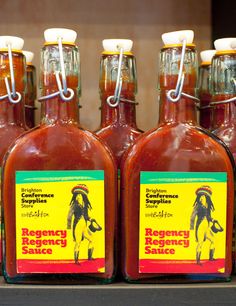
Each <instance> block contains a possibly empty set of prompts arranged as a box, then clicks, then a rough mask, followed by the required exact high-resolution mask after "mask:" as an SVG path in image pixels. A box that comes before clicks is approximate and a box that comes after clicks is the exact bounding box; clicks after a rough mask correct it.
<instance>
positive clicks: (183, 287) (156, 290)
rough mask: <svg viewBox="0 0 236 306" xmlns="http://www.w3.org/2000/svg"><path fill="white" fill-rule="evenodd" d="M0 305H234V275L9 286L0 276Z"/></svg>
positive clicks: (235, 282)
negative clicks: (215, 279)
mask: <svg viewBox="0 0 236 306" xmlns="http://www.w3.org/2000/svg"><path fill="white" fill-rule="evenodd" d="M0 305H1V306H5V305H7V306H13V305H14V306H23V305H24V306H26V305H27V306H54V305H55V306H62V305H63V306H65V305H81V306H85V305H86V306H93V305H98V306H99V305H102V306H108V305H109V306H111V305H112V306H125V305H131V306H139V305H140V306H141V305H142V306H146V305H148V306H152V305H155V306H178V305H189V306H191V305H194V306H198V305H199V306H206V305H207V306H213V305H214V306H216V305H220V306H225V305H234V306H235V305H236V278H234V279H233V280H232V282H229V283H213V284H179V285H131V284H125V283H116V284H111V285H99V286H98V285H96V286H78V285H73V286H63V285H57V286H49V285H45V286H42V285H9V284H5V283H4V280H3V278H0Z"/></svg>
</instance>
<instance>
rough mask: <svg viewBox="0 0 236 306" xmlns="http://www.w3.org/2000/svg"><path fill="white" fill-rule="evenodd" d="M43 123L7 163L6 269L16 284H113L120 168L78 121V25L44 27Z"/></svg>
mask: <svg viewBox="0 0 236 306" xmlns="http://www.w3.org/2000/svg"><path fill="white" fill-rule="evenodd" d="M44 36H45V45H44V47H43V49H42V53H41V70H40V86H41V98H40V101H41V103H42V108H41V123H40V125H39V127H37V128H35V129H33V130H31V131H30V132H28V133H27V134H25V135H24V136H22V137H20V138H18V140H17V141H16V142H15V143H14V145H13V146H12V147H11V149H10V150H9V152H8V154H7V156H6V159H5V163H4V170H3V172H4V182H3V207H4V228H5V253H4V276H5V279H6V281H7V282H10V283H26V282H27V283H63V284H65V283H72V282H73V283H77V284H80V283H96V282H101V283H109V282H111V281H112V280H113V278H114V268H115V262H114V236H115V225H116V199H117V190H116V184H117V171H116V166H115V164H114V161H113V158H112V155H111V153H110V151H109V149H108V148H107V147H106V146H105V145H104V144H103V143H101V142H100V140H99V139H98V138H97V137H96V136H95V135H94V134H92V133H91V132H88V131H86V130H84V129H82V128H80V127H79V124H78V120H79V118H78V92H79V89H80V61H79V53H78V48H77V46H76V45H75V40H76V32H75V31H73V30H69V29H61V28H53V29H48V30H46V31H45V33H44Z"/></svg>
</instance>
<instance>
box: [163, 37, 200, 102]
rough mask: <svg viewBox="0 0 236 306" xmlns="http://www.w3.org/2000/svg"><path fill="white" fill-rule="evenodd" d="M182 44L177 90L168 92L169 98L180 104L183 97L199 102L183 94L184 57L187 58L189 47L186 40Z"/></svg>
mask: <svg viewBox="0 0 236 306" xmlns="http://www.w3.org/2000/svg"><path fill="white" fill-rule="evenodd" d="M182 44H183V47H182V53H181V59H180V67H179V74H178V80H177V84H176V87H175V89H171V90H169V91H168V92H167V98H168V100H169V101H171V102H178V101H179V100H180V98H181V96H184V97H186V98H190V99H192V100H195V101H197V102H199V99H198V98H196V97H194V96H191V95H189V94H186V93H184V92H183V86H184V79H185V74H184V72H183V69H184V57H185V52H186V45H187V41H186V39H183V40H182ZM173 96H174V97H173Z"/></svg>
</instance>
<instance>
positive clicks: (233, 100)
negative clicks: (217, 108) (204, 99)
mask: <svg viewBox="0 0 236 306" xmlns="http://www.w3.org/2000/svg"><path fill="white" fill-rule="evenodd" d="M231 82H232V83H233V85H234V87H235V91H236V79H235V78H232V80H231ZM235 101H236V96H235V97H233V98H230V99H226V100H222V101H215V102H211V103H210V105H211V106H213V105H218V104H225V103H231V102H235Z"/></svg>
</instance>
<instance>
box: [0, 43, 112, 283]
mask: <svg viewBox="0 0 236 306" xmlns="http://www.w3.org/2000/svg"><path fill="white" fill-rule="evenodd" d="M48 48H49V49H50V47H48ZM49 51H50V50H49ZM42 77H43V80H44V81H43V83H44V87H43V93H42V94H43V95H47V94H50V93H52V92H55V91H58V89H57V86H56V85H55V84H56V81H55V75H54V73H47V74H42ZM67 86H68V88H72V89H73V90H74V92H75V95H74V98H73V99H72V100H71V101H69V102H64V101H62V99H61V98H60V97H59V96H57V97H54V98H50V99H47V100H45V101H43V102H42V108H41V124H40V126H38V127H37V128H35V129H34V130H32V131H29V132H28V133H26V134H25V135H23V136H21V137H20V138H18V140H17V141H16V142H15V143H14V145H13V146H12V147H11V149H10V150H9V152H8V154H7V158H6V161H5V164H4V184H3V204H4V226H5V241H6V243H5V267H4V274H5V277H6V280H7V281H8V282H22V283H24V282H34V283H49V282H52V283H71V282H75V283H94V282H97V281H100V282H110V281H111V280H112V279H113V277H114V269H115V262H114V235H115V226H116V198H117V191H116V182H117V179H116V177H117V172H116V167H115V165H114V161H113V158H112V156H111V154H110V151H109V150H108V149H107V147H106V146H104V144H102V143H101V142H100V140H99V139H98V138H97V137H96V136H95V135H94V134H92V133H91V132H88V131H86V130H84V129H82V128H80V127H79V123H78V120H79V118H78V96H77V86H78V77H77V76H74V75H69V76H67ZM21 170H26V171H27V170H41V171H43V170H104V183H105V199H104V200H105V272H104V273H98V274H95V273H87V274H79V275H76V274H70V275H67V274H66V275H63V274H56V275H51V274H47V273H46V274H37V273H36V274H19V273H17V267H16V215H15V188H14V186H15V172H16V171H21ZM59 276H60V277H59Z"/></svg>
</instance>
